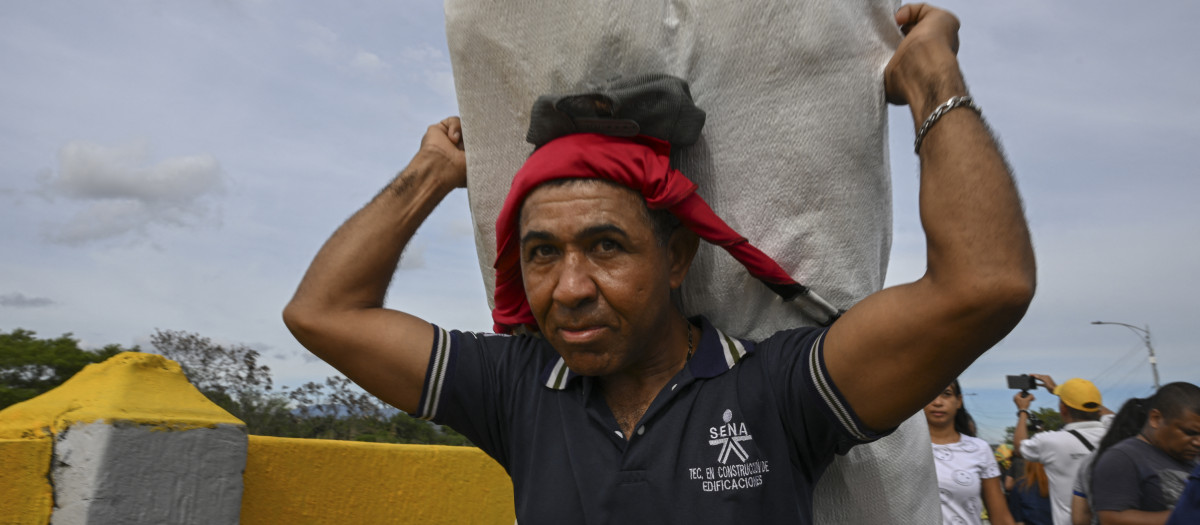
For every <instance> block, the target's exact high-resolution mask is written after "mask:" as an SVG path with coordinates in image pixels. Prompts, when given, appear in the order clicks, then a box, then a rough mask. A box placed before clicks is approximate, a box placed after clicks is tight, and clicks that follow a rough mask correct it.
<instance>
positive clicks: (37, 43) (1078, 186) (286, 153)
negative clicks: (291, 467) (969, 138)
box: [0, 0, 1200, 442]
mask: <svg viewBox="0 0 1200 525" xmlns="http://www.w3.org/2000/svg"><path fill="white" fill-rule="evenodd" d="M940 5H942V6H945V7H947V8H948V9H950V10H951V11H953V12H955V13H956V14H957V15H958V16H959V18H960V19H961V21H962V29H961V32H960V38H961V41H962V44H961V50H960V53H959V57H960V62H961V64H962V68H963V71H964V74H965V76H966V78H967V81H968V83H969V85H970V88H971V92H972V94H973V95H974V96H975V99H976V101H977V102H978V103H979V104H980V105H981V106H982V107H983V110H984V114H985V116H986V118H987V120H988V122H989V123H990V124H991V126H992V127H993V128H994V129H995V131H996V132H997V134H998V136H999V137H1000V139H1001V141H1002V143H1003V145H1004V149H1005V152H1006V154H1007V155H1008V158H1009V161H1010V163H1011V165H1012V167H1013V169H1014V172H1015V174H1016V177H1017V182H1018V184H1019V186H1020V189H1021V192H1022V195H1023V198H1024V202H1025V206H1026V212H1027V215H1028V219H1029V223H1030V228H1031V231H1032V233H1033V238H1034V243H1035V249H1036V252H1037V256H1038V265H1039V269H1038V273H1039V287H1038V291H1037V296H1036V298H1035V299H1034V302H1033V304H1032V306H1031V307H1030V309H1029V312H1028V313H1027V314H1026V317H1025V319H1024V320H1023V321H1022V322H1021V324H1020V325H1019V326H1018V327H1017V328H1016V329H1015V330H1014V331H1013V332H1012V334H1011V335H1009V336H1008V337H1007V338H1006V339H1005V340H1004V341H1002V342H1001V343H1000V344H999V345H997V347H996V348H994V349H993V350H991V351H989V352H988V353H987V354H985V355H984V357H982V358H981V359H979V360H978V361H977V362H976V363H975V364H974V365H972V366H971V368H969V369H968V370H967V371H966V372H965V373H964V374H963V375H962V377H961V379H962V383H963V387H964V389H965V391H966V393H967V397H966V398H965V403H966V406H967V407H968V408H969V409H970V410H971V412H972V414H973V415H974V417H975V418H976V420H977V422H978V424H979V427H980V431H981V435H982V437H984V438H986V439H989V440H990V441H993V442H995V441H998V440H999V439H1000V438H1001V437H1002V435H1003V431H1004V427H1006V426H1010V425H1013V424H1014V423H1015V415H1014V411H1015V408H1014V407H1013V405H1012V401H1011V397H1012V395H1013V391H1011V390H1008V389H1006V384H1005V377H1004V376H1005V375H1008V374H1019V373H1025V372H1038V373H1048V374H1051V375H1052V376H1054V377H1055V379H1057V380H1059V381H1060V382H1061V381H1063V380H1065V379H1067V378H1070V377H1083V378H1087V379H1090V380H1093V381H1094V382H1096V384H1097V385H1098V386H1099V387H1100V388H1101V390H1102V392H1103V394H1104V396H1105V401H1106V404H1107V405H1109V406H1110V407H1111V408H1113V409H1114V410H1115V409H1116V408H1117V407H1118V406H1119V404H1120V403H1121V402H1122V401H1123V400H1125V399H1127V398H1129V397H1131V396H1144V395H1147V394H1149V393H1151V392H1152V389H1153V387H1152V385H1153V379H1152V373H1151V367H1150V365H1149V363H1148V362H1147V361H1148V360H1147V347H1146V345H1145V343H1144V341H1143V339H1141V334H1140V333H1139V332H1136V331H1134V330H1131V329H1127V328H1125V327H1122V326H1115V325H1109V326H1106V325H1092V324H1090V323H1091V322H1092V321H1097V320H1100V321H1112V322H1121V323H1127V324H1131V325H1135V326H1137V327H1139V328H1143V329H1145V328H1147V327H1148V328H1149V330H1150V333H1151V334H1152V339H1151V345H1152V346H1153V348H1154V350H1155V352H1156V354H1157V359H1158V373H1159V375H1160V377H1161V380H1160V381H1161V383H1162V384H1166V383H1168V382H1171V381H1191V382H1200V352H1197V343H1196V338H1197V336H1198V335H1200V329H1197V326H1198V324H1200V323H1197V322H1196V321H1195V320H1194V318H1193V317H1192V316H1194V315H1196V314H1197V313H1200V309H1198V308H1197V307H1196V306H1195V300H1196V298H1197V297H1200V280H1198V279H1197V278H1196V276H1195V269H1196V268H1200V247H1198V246H1197V244H1196V241H1197V239H1200V206H1197V204H1196V202H1195V201H1196V196H1197V195H1200V177H1198V176H1197V175H1198V174H1200V171H1198V170H1197V168H1195V167H1194V165H1193V164H1192V162H1193V157H1194V154H1195V152H1196V149H1197V147H1198V145H1200V101H1198V100H1197V98H1196V97H1195V93H1196V86H1197V85H1200V70H1197V68H1196V67H1195V65H1196V64H1197V63H1200V62H1198V61H1197V60H1198V58H1200V41H1198V40H1197V39H1196V38H1194V36H1192V32H1193V31H1194V29H1195V25H1196V24H1197V23H1198V22H1200V4H1197V3H1193V2H1178V1H1159V0H1155V1H1149V2H1141V3H1138V4H1136V5H1133V4H1129V3H1118V2H1111V1H1098V2H1086V3H1084V2H1036V1H1030V0H1017V1H1013V2H969V1H965V0H961V1H946V2H942V3H941V4H940ZM0 71H3V72H4V80H3V81H2V82H0V155H2V159H3V162H0V331H4V332H8V331H11V330H14V329H17V328H22V329H27V330H33V331H35V332H37V333H38V335H39V336H40V337H57V336H59V335H62V334H64V333H71V334H73V336H74V337H76V338H78V339H79V340H80V341H81V343H82V344H83V345H84V346H85V347H99V346H104V345H107V344H119V345H122V346H126V347H131V346H134V345H140V346H141V347H142V348H143V349H146V350H148V349H149V338H150V335H152V334H153V333H154V332H155V331H156V330H180V331H187V332H194V333H198V334H201V335H204V336H206V337H209V338H211V339H212V340H213V341H215V342H218V343H221V344H229V345H245V346H248V347H250V348H254V349H256V350H258V351H260V352H261V353H262V354H263V357H264V362H265V363H266V364H267V365H269V366H270V367H271V369H272V370H273V372H274V377H275V383H276V385H280V386H282V385H287V386H298V385H299V384H300V383H303V382H305V381H312V380H320V379H321V378H324V377H326V376H329V375H333V374H334V373H335V371H334V370H333V369H332V368H331V367H329V366H328V365H326V364H324V363H322V362H320V361H319V360H316V359H315V358H314V357H312V356H311V355H310V354H308V353H307V352H306V351H305V350H304V349H303V348H302V347H300V345H299V344H298V343H296V342H295V340H294V339H293V338H292V337H291V335H290V334H289V333H288V331H287V329H286V328H285V327H284V326H283V323H282V321H281V320H280V311H281V309H282V307H283V305H284V304H285V303H286V302H287V300H288V299H289V298H290V296H291V294H292V292H293V291H294V289H295V286H296V284H297V283H298V282H299V281H300V278H301V276H302V275H303V272H304V270H305V268H306V267H307V265H308V263H309V261H310V260H311V259H312V256H313V255H314V254H315V252H316V250H317V249H318V248H319V247H320V245H321V243H322V242H323V241H324V240H325V239H326V238H327V237H328V236H329V235H330V234H331V233H332V232H333V230H334V229H335V228H336V227H337V226H338V225H339V224H341V222H342V221H344V220H345V219H346V218H347V217H348V216H349V215H350V214H351V213H353V212H354V211H355V210H356V209H358V208H359V207H360V206H361V205H362V204H364V203H365V202H367V201H368V200H369V199H370V198H371V197H372V196H373V195H374V194H375V193H376V192H378V191H379V189H380V188H382V187H383V186H384V185H385V184H386V183H387V182H388V181H389V180H390V178H391V177H392V175H394V174H395V173H396V172H397V171H398V170H399V169H400V168H402V167H403V166H404V165H405V164H406V163H407V161H408V159H409V158H411V156H412V154H413V153H414V152H415V151H416V148H417V145H418V143H419V140H420V136H421V135H422V134H423V132H424V129H425V127H426V126H427V125H429V124H430V123H433V122H436V121H438V120H440V119H442V118H443V117H445V116H447V115H452V114H455V113H456V103H455V96H454V82H453V76H452V72H451V64H450V59H449V53H448V51H447V46H446V35H445V28H444V17H443V12H442V4H441V2H437V1H433V0H419V1H418V0H391V1H382V0H379V1H376V0H354V1H347V2H336V3H334V2H284V1H282V0H199V1H195V2H148V1H145V0H113V1H110V2H68V1H64V0H36V1H34V0H13V1H11V2H7V3H6V4H5V9H4V10H3V12H0ZM890 117H891V123H890V135H891V147H890V150H891V155H892V176H893V184H894V205H895V220H894V228H895V231H894V241H893V247H892V256H891V264H890V267H889V270H888V279H887V282H888V283H889V284H897V283H902V282H908V281H911V280H914V279H917V278H919V277H920V275H921V274H922V273H923V269H924V249H925V247H924V240H923V235H922V231H921V228H920V223H919V220H918V217H917V183H918V176H917V174H918V166H917V164H916V158H915V157H914V156H913V155H912V153H911V151H912V150H911V140H912V122H911V117H910V116H909V114H908V111H907V109H906V108H893V109H892V111H891V113H890ZM394 285H395V286H404V287H406V288H407V289H408V290H410V292H409V293H408V294H406V295H405V296H404V297H396V298H389V301H388V306H389V307H394V308H399V309H409V310H410V311H417V312H421V313H422V314H424V315H425V317H426V318H427V319H428V320H430V321H433V322H436V323H438V324H440V325H442V326H450V327H455V328H460V329H468V330H488V329H490V326H491V322H490V316H489V313H488V309H487V301H486V297H485V295H484V289H483V282H482V279H481V277H480V275H479V268H478V265H477V263H476V255H475V247H474V241H473V238H472V227H471V222H470V216H469V211H468V207H467V199H466V194H465V192H462V191H459V192H455V193H454V194H451V196H450V197H449V198H448V199H447V200H446V201H445V202H443V203H442V205H441V206H439V207H438V209H437V210H436V211H435V212H434V214H433V216H431V217H430V219H429V220H428V221H427V222H426V224H425V225H424V226H423V227H422V229H421V231H420V232H419V233H418V235H417V237H416V239H415V240H414V242H413V245H412V246H410V248H409V250H408V252H407V254H406V257H405V259H404V262H403V263H402V265H401V267H400V268H399V269H398V271H397V273H396V276H395V279H394ZM1035 395H1036V396H1037V398H1038V400H1037V401H1036V402H1035V404H1034V406H1035V407H1043V406H1045V407H1053V406H1055V403H1054V402H1053V396H1050V395H1049V394H1048V393H1046V392H1045V391H1038V392H1036V393H1035Z"/></svg>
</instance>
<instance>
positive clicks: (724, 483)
mask: <svg viewBox="0 0 1200 525" xmlns="http://www.w3.org/2000/svg"><path fill="white" fill-rule="evenodd" d="M708 438H709V439H708V444H709V446H710V447H714V448H715V449H716V452H717V458H716V459H717V463H719V464H720V465H719V466H716V467H694V468H689V469H688V477H689V478H690V479H693V480H697V481H699V482H700V488H701V490H703V491H704V492H722V491H728V490H742V489H748V488H753V487H758V486H761V485H762V484H763V474H766V473H767V472H770V467H769V466H768V464H767V462H766V461H765V460H759V461H750V462H747V461H748V460H749V459H750V452H749V450H747V448H746V447H747V446H748V445H749V442H751V441H753V440H754V436H752V435H750V431H749V430H747V429H746V423H745V422H735V421H734V420H733V411H732V410H729V409H726V410H725V412H724V413H723V414H721V424H719V425H715V426H712V427H709V429H708ZM732 458H737V459H736V460H733V459H732Z"/></svg>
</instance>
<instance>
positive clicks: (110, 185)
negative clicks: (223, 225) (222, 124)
mask: <svg viewBox="0 0 1200 525" xmlns="http://www.w3.org/2000/svg"><path fill="white" fill-rule="evenodd" d="M148 150H149V148H148V146H147V144H145V143H144V142H143V143H135V144H129V145H124V146H116V147H107V146H102V145H98V144H93V143H89V142H83V141H76V142H72V143H70V144H68V145H67V146H65V147H63V148H62V150H61V151H60V152H59V169H58V171H57V172H56V173H50V174H48V175H46V176H45V178H44V180H43V181H42V183H43V189H44V193H45V194H46V195H48V196H50V197H51V198H53V197H65V198H68V199H72V200H75V201H79V202H82V203H84V208H83V209H81V210H79V211H77V212H76V213H75V215H74V216H73V217H71V218H70V219H68V220H66V221H65V222H61V223H58V224H52V225H49V227H48V228H49V231H48V232H47V236H48V238H49V239H50V240H52V241H54V242H59V243H64V244H79V243H84V242H88V241H92V240H97V239H105V238H111V237H118V236H122V235H125V234H128V233H142V234H144V233H146V228H147V227H148V226H151V225H158V226H186V225H191V224H194V223H195V222H198V221H200V220H203V219H206V218H208V217H209V216H210V215H211V214H210V211H209V208H208V205H207V202H206V201H207V200H208V199H207V198H208V197H210V196H212V195H215V194H219V193H221V192H222V190H223V187H224V176H223V174H222V171H221V167H220V165H219V164H218V163H217V160H216V158H214V157H213V156H212V155H193V156H184V157H174V158H169V159H165V160H163V161H160V162H158V163H157V164H150V159H149V157H150V155H149V151H148Z"/></svg>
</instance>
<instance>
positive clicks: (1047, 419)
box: [1004, 407, 1063, 445]
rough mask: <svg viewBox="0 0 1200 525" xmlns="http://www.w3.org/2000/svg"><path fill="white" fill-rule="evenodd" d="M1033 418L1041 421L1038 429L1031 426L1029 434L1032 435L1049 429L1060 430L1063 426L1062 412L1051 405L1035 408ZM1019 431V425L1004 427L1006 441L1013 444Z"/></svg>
mask: <svg viewBox="0 0 1200 525" xmlns="http://www.w3.org/2000/svg"><path fill="white" fill-rule="evenodd" d="M1032 412H1033V418H1031V419H1036V420H1037V421H1039V424H1038V426H1037V428H1036V429H1034V428H1030V429H1029V435H1030V436H1032V435H1034V434H1035V433H1037V432H1046V431H1048V430H1058V429H1060V428H1062V427H1063V419H1062V414H1059V413H1058V411H1057V410H1055V409H1053V408H1050V407H1042V408H1039V409H1036V410H1033V411H1032ZM1016 431H1017V427H1015V426H1012V427H1006V428H1005V429H1004V442H1005V443H1008V444H1009V445H1011V444H1012V438H1013V433H1014V432H1016Z"/></svg>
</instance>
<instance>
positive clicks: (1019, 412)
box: [1017, 408, 1029, 419]
mask: <svg viewBox="0 0 1200 525" xmlns="http://www.w3.org/2000/svg"><path fill="white" fill-rule="evenodd" d="M1022 415H1023V416H1025V417H1029V410H1028V409H1024V408H1022V409H1019V410H1017V419H1020V418H1021V416H1022Z"/></svg>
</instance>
